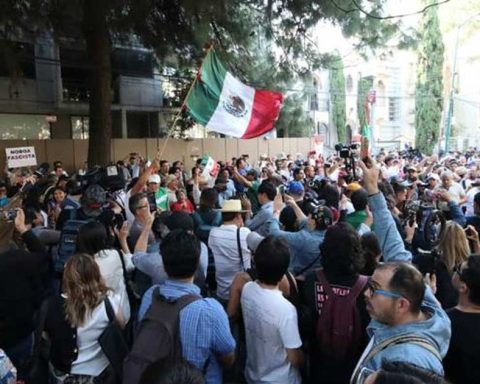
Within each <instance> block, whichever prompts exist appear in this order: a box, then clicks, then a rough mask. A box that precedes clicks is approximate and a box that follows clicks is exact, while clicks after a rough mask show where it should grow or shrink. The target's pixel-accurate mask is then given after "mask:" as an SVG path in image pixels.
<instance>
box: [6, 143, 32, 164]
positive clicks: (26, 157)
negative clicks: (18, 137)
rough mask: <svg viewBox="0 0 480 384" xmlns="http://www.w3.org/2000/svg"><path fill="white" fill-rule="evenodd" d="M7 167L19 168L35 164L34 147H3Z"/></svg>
mask: <svg viewBox="0 0 480 384" xmlns="http://www.w3.org/2000/svg"><path fill="white" fill-rule="evenodd" d="M5 153H6V155H7V165H8V168H20V167H29V166H32V165H37V156H36V155H35V147H16V148H5Z"/></svg>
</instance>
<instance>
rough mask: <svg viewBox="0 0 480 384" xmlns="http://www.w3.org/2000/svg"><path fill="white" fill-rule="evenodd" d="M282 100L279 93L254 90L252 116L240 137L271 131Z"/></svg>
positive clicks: (247, 137)
mask: <svg viewBox="0 0 480 384" xmlns="http://www.w3.org/2000/svg"><path fill="white" fill-rule="evenodd" d="M282 102H283V95H282V94H281V93H278V92H272V91H263V90H255V96H254V99H253V107H252V116H251V117H250V122H249V124H248V127H247V130H246V131H245V133H244V134H243V136H242V139H251V138H253V137H257V136H261V135H263V134H265V133H267V132H268V131H271V130H272V128H273V125H274V124H275V121H277V119H278V115H279V114H280V108H281V106H282Z"/></svg>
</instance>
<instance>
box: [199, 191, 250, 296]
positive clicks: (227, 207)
mask: <svg viewBox="0 0 480 384" xmlns="http://www.w3.org/2000/svg"><path fill="white" fill-rule="evenodd" d="M220 212H221V213H222V219H223V224H222V225H220V226H219V227H215V228H212V229H211V230H210V236H209V237H208V247H209V248H210V249H211V251H212V253H213V258H214V260H215V277H216V281H217V296H218V298H219V299H220V300H222V302H223V304H225V305H226V303H227V301H228V298H229V296H230V286H231V284H232V281H233V278H234V277H235V274H236V273H237V272H240V271H245V270H247V269H248V268H250V260H251V253H250V250H249V249H248V246H247V236H248V234H249V233H250V229H248V228H246V227H244V226H243V225H244V221H243V217H242V215H243V214H245V213H246V212H247V211H246V210H244V209H242V205H241V203H240V200H227V201H226V202H225V204H224V205H223V207H222V209H221V210H220Z"/></svg>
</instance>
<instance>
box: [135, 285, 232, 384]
mask: <svg viewBox="0 0 480 384" xmlns="http://www.w3.org/2000/svg"><path fill="white" fill-rule="evenodd" d="M157 287H160V292H161V294H162V295H163V296H165V297H166V298H167V299H177V298H179V297H182V296H185V295H188V294H192V293H193V294H196V295H200V289H199V288H198V287H197V286H196V285H194V284H190V283H185V282H181V281H173V280H167V281H165V283H164V284H161V285H154V286H153V287H151V288H150V289H149V290H148V291H147V292H145V295H144V296H143V298H142V304H141V305H140V309H139V311H138V318H139V321H141V320H142V319H143V316H145V313H146V312H147V310H148V309H149V308H150V305H151V304H152V294H153V292H154V290H155V289H156V288H157ZM180 340H181V343H182V352H183V357H184V359H185V360H187V361H189V362H190V363H192V364H193V365H195V366H196V367H198V368H199V369H203V368H204V366H205V362H206V361H207V359H208V358H210V361H209V363H208V366H207V373H206V375H205V379H206V383H207V384H219V383H220V384H221V383H222V368H221V366H220V363H219V362H218V360H217V359H216V356H222V355H227V354H229V353H231V352H233V351H234V350H235V340H234V339H233V336H232V334H231V332H230V325H229V323H228V317H227V314H226V313H225V310H224V309H223V307H222V306H221V305H220V303H219V302H218V301H216V300H215V299H210V298H208V299H202V300H197V301H194V302H193V303H191V304H189V305H187V306H186V307H185V308H183V309H182V310H181V311H180Z"/></svg>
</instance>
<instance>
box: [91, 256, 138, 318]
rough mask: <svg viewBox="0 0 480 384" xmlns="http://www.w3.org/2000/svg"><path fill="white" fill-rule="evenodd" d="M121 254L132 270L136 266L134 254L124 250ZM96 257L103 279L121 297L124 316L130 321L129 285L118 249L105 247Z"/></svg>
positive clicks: (126, 264) (126, 265) (128, 268)
mask: <svg viewBox="0 0 480 384" xmlns="http://www.w3.org/2000/svg"><path fill="white" fill-rule="evenodd" d="M121 254H122V256H123V260H124V261H125V267H126V268H127V271H129V270H132V269H133V268H134V265H133V263H132V255H131V254H128V255H124V254H123V252H121ZM94 259H95V261H96V263H97V265H98V268H99V269H100V274H101V275H102V277H103V280H105V285H106V286H107V287H108V288H110V289H111V290H112V291H113V293H114V294H115V295H116V296H118V297H119V298H120V304H121V305H122V309H123V316H124V317H125V320H126V321H128V320H129V319H130V304H129V302H128V295H127V287H125V278H124V276H123V267H122V262H121V260H120V256H119V254H118V252H117V250H115V249H105V250H103V251H100V252H98V253H96V254H95V257H94Z"/></svg>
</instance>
